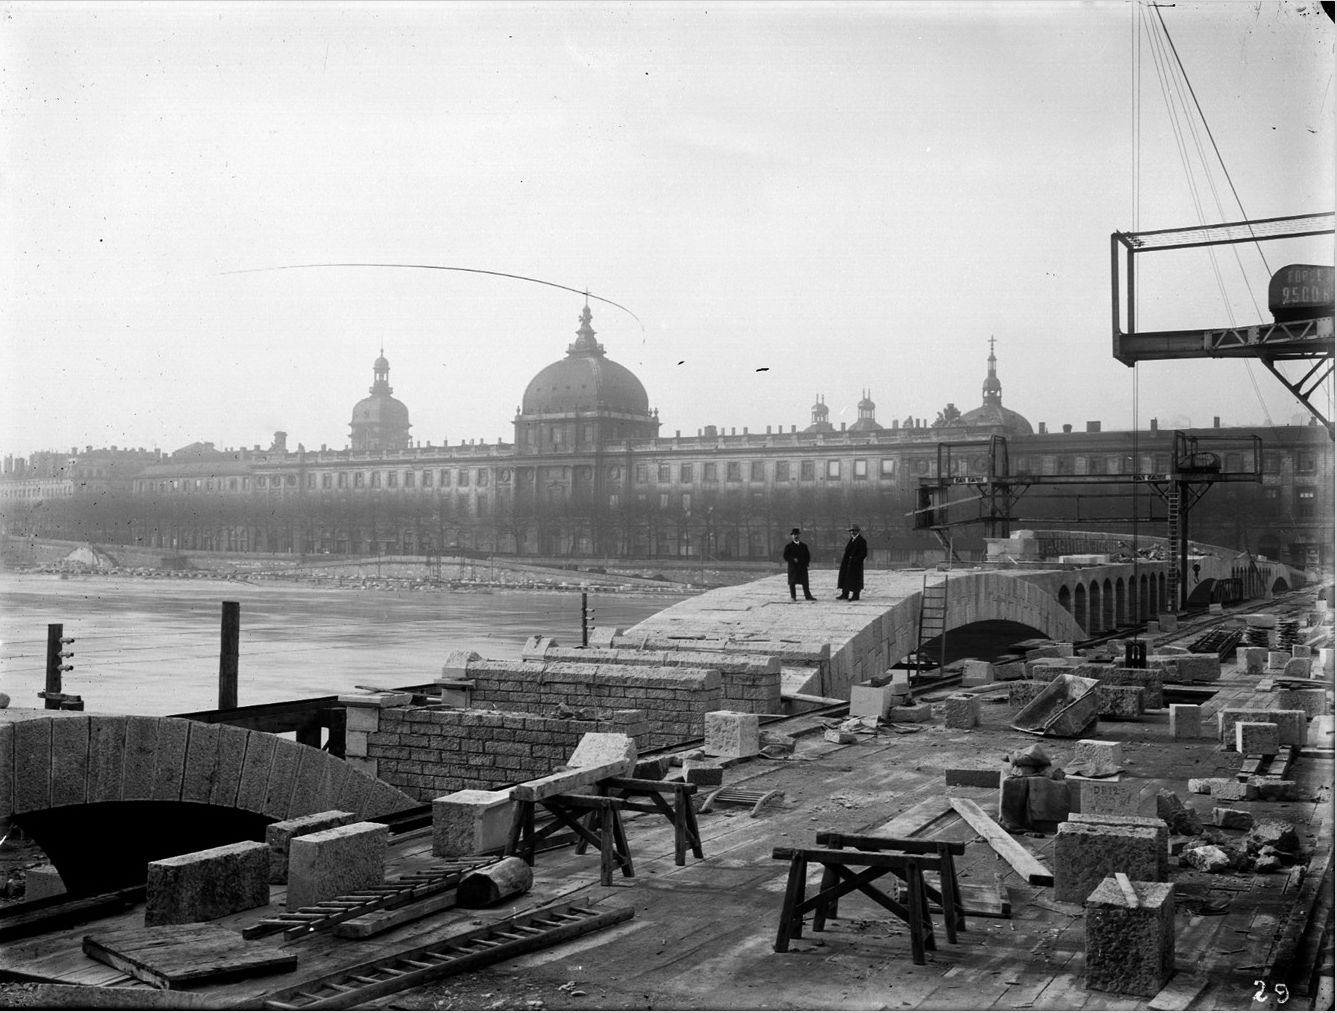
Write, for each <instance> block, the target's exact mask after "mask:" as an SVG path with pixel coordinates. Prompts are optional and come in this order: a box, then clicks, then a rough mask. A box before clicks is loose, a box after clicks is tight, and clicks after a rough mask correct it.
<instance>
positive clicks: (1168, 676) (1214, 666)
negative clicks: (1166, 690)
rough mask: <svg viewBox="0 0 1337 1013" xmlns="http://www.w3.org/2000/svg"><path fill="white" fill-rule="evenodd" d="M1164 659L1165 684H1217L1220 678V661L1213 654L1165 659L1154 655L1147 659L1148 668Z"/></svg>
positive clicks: (1162, 656)
mask: <svg viewBox="0 0 1337 1013" xmlns="http://www.w3.org/2000/svg"><path fill="white" fill-rule="evenodd" d="M1161 659H1164V661H1165V664H1164V665H1162V666H1161V667H1163V668H1164V669H1165V680H1166V681H1167V682H1187V683H1200V682H1218V681H1219V680H1220V678H1221V659H1220V658H1219V657H1217V656H1216V655H1215V654H1181V655H1178V656H1170V657H1167V656H1165V655H1160V654H1158V655H1155V656H1154V657H1151V658H1148V659H1147V665H1148V666H1149V667H1155V666H1154V665H1153V662H1156V661H1160V660H1161Z"/></svg>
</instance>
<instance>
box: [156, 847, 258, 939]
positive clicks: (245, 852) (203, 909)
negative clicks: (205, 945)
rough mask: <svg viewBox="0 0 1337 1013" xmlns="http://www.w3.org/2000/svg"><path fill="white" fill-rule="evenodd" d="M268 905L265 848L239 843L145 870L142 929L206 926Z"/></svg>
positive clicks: (166, 860)
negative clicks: (211, 922)
mask: <svg viewBox="0 0 1337 1013" xmlns="http://www.w3.org/2000/svg"><path fill="white" fill-rule="evenodd" d="M268 903H269V846H268V845H266V844H264V843H262V842H260V841H242V842H240V843H238V844H225V845H224V846H222V847H221V848H209V849H207V850H205V851H196V852H192V853H191V854H189V855H177V856H175V857H173V858H162V859H159V860H158V861H156V862H149V864H148V886H147V894H146V897H145V909H144V924H145V925H182V924H185V923H187V922H207V921H212V920H213V919H215V918H222V917H223V916H224V915H230V914H232V913H233V912H235V911H249V910H250V909H251V908H257V907H263V906H264V905H266V904H268Z"/></svg>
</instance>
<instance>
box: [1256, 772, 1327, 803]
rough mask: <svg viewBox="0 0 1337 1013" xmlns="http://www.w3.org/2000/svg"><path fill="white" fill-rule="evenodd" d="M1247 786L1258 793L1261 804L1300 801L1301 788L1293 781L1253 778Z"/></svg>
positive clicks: (1275, 778) (1274, 778)
mask: <svg viewBox="0 0 1337 1013" xmlns="http://www.w3.org/2000/svg"><path fill="white" fill-rule="evenodd" d="M1246 786H1247V787H1248V788H1252V789H1253V790H1254V791H1255V792H1257V796H1258V801H1260V802H1298V801H1299V800H1300V786H1299V785H1298V784H1296V783H1295V782H1294V781H1291V780H1282V779H1281V778H1277V777H1251V778H1249V780H1248V782H1247V785H1246ZM1310 797H1312V796H1310Z"/></svg>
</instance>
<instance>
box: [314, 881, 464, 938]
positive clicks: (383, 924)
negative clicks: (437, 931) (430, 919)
mask: <svg viewBox="0 0 1337 1013" xmlns="http://www.w3.org/2000/svg"><path fill="white" fill-rule="evenodd" d="M454 906H455V891H454V890H449V891H447V892H446V893H442V894H437V895H436V896H435V897H428V898H427V899H426V900H420V901H416V902H415V903H413V904H405V905H404V906H403V907H397V908H393V909H391V910H389V911H375V912H372V913H371V914H365V915H361V916H359V917H357V918H350V919H349V920H348V921H346V922H340V923H339V924H338V925H336V926H335V927H334V934H335V935H336V936H342V937H344V938H345V939H366V938H367V937H368V936H374V935H377V934H378V933H381V932H388V931H389V930H390V929H393V928H396V927H398V926H400V925H403V924H405V923H406V922H411V921H415V920H416V919H418V918H423V917H425V916H427V915H430V914H436V913H437V912H438V911H445V910H447V909H448V908H452V907H454Z"/></svg>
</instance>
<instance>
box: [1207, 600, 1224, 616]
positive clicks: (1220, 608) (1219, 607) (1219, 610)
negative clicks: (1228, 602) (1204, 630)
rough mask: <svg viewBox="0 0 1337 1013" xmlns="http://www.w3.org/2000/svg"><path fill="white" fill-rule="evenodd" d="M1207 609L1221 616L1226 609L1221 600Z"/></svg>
mask: <svg viewBox="0 0 1337 1013" xmlns="http://www.w3.org/2000/svg"><path fill="white" fill-rule="evenodd" d="M1207 611H1208V612H1209V613H1211V614H1212V615H1214V616H1219V615H1220V614H1221V613H1222V612H1224V611H1225V606H1224V605H1222V604H1221V603H1220V602H1219V601H1214V602H1211V603H1210V604H1209V605H1208V606H1207Z"/></svg>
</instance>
